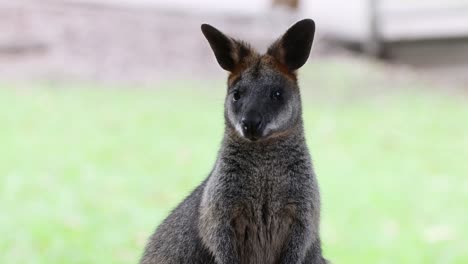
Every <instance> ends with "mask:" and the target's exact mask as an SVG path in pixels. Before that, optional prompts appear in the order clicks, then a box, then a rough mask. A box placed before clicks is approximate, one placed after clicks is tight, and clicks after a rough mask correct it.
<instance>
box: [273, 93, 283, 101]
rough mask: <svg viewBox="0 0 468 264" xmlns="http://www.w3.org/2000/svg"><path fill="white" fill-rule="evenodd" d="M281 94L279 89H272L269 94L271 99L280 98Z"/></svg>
mask: <svg viewBox="0 0 468 264" xmlns="http://www.w3.org/2000/svg"><path fill="white" fill-rule="evenodd" d="M282 96H283V94H282V93H281V91H274V92H273V93H272V94H271V98H272V99H273V100H281V98H282Z"/></svg>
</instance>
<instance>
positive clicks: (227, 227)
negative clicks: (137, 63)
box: [141, 19, 327, 264]
mask: <svg viewBox="0 0 468 264" xmlns="http://www.w3.org/2000/svg"><path fill="white" fill-rule="evenodd" d="M201 29H202V32H203V34H204V35H205V37H206V39H207V40H208V42H209V44H210V46H211V48H212V50H213V52H214V55H215V57H216V59H217V61H218V63H219V65H220V66H221V67H222V68H223V69H225V70H227V71H228V72H230V74H229V78H228V88H227V96H226V100H225V106H224V117H225V134H224V138H223V141H222V146H221V149H220V151H219V153H218V158H217V160H216V164H215V165H214V168H213V170H212V171H211V173H210V175H209V176H208V178H207V179H206V180H205V181H203V183H201V184H200V186H198V187H197V188H196V189H195V190H194V191H193V192H192V194H190V195H189V196H188V197H187V198H186V199H185V200H184V201H183V202H182V203H181V204H180V205H179V206H178V207H177V208H176V209H174V210H173V211H172V213H171V214H170V215H169V217H168V218H167V219H166V220H164V221H163V223H162V224H161V225H160V226H159V227H158V229H157V230H156V232H155V233H154V234H153V236H152V237H151V238H150V241H149V243H148V245H147V246H146V250H145V253H144V255H143V257H142V259H141V263H142V264H156V263H157V264H176V263H177V264H179V263H193V264H195V263H197V264H198V263H203V264H211V263H213V264H214V263H217V264H241V263H242V264H270V263H271V264H273V263H274V264H276V263H278V264H279V263H281V264H302V263H307V264H325V263H327V261H326V260H325V259H324V258H323V257H322V249H321V243H320V237H319V220H320V196H319V189H318V185H317V180H316V177H315V174H314V171H313V168H312V163H311V159H310V155H309V151H308V149H307V146H306V143H305V138H304V130H303V121H302V109H301V99H300V94H299V87H298V83H297V78H296V70H297V69H299V68H300V67H301V66H302V65H304V64H305V62H306V61H307V59H308V58H309V53H310V49H311V46H312V41H313V38H314V33H315V24H314V22H313V21H312V20H310V19H305V20H302V21H299V22H297V23H296V24H294V25H293V26H292V27H291V28H289V29H288V30H287V31H286V33H285V34H284V35H283V36H282V37H281V38H279V39H278V40H277V41H276V42H274V43H273V44H272V45H271V46H270V47H269V48H268V51H267V52H266V54H264V55H260V54H258V53H257V52H256V51H254V50H252V49H251V48H250V47H249V46H248V45H247V44H246V43H244V42H241V41H238V40H235V39H233V38H230V37H228V36H226V35H224V34H223V33H222V32H220V31H219V30H217V29H216V28H214V27H212V26H210V25H207V24H203V25H202V26H201Z"/></svg>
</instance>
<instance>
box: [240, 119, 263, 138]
mask: <svg viewBox="0 0 468 264" xmlns="http://www.w3.org/2000/svg"><path fill="white" fill-rule="evenodd" d="M241 126H242V132H244V136H245V137H247V138H248V139H250V140H257V139H258V138H259V137H260V136H261V135H260V132H261V127H262V117H261V116H260V115H258V114H251V115H246V116H245V117H243V118H242V120H241Z"/></svg>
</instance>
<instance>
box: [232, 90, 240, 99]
mask: <svg viewBox="0 0 468 264" xmlns="http://www.w3.org/2000/svg"><path fill="white" fill-rule="evenodd" d="M239 99H240V92H239V91H237V90H236V91H234V92H232V100H233V101H234V102H236V101H238V100H239Z"/></svg>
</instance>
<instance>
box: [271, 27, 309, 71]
mask: <svg viewBox="0 0 468 264" xmlns="http://www.w3.org/2000/svg"><path fill="white" fill-rule="evenodd" d="M314 34H315V23H314V21H313V20H312V19H304V20H301V21H299V22H297V23H296V24H294V25H293V26H292V27H290V28H289V29H288V31H286V33H284V35H283V36H282V37H281V38H280V39H279V40H277V41H276V42H275V43H273V44H272V45H271V46H270V48H268V52H267V53H268V54H269V55H271V56H273V57H275V58H276V59H277V60H278V61H279V62H281V63H283V64H284V65H286V67H288V69H289V70H290V71H294V70H297V69H299V68H300V67H302V65H304V64H305V63H306V61H307V59H308V58H309V54H310V49H311V47H312V42H313V41H314Z"/></svg>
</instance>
